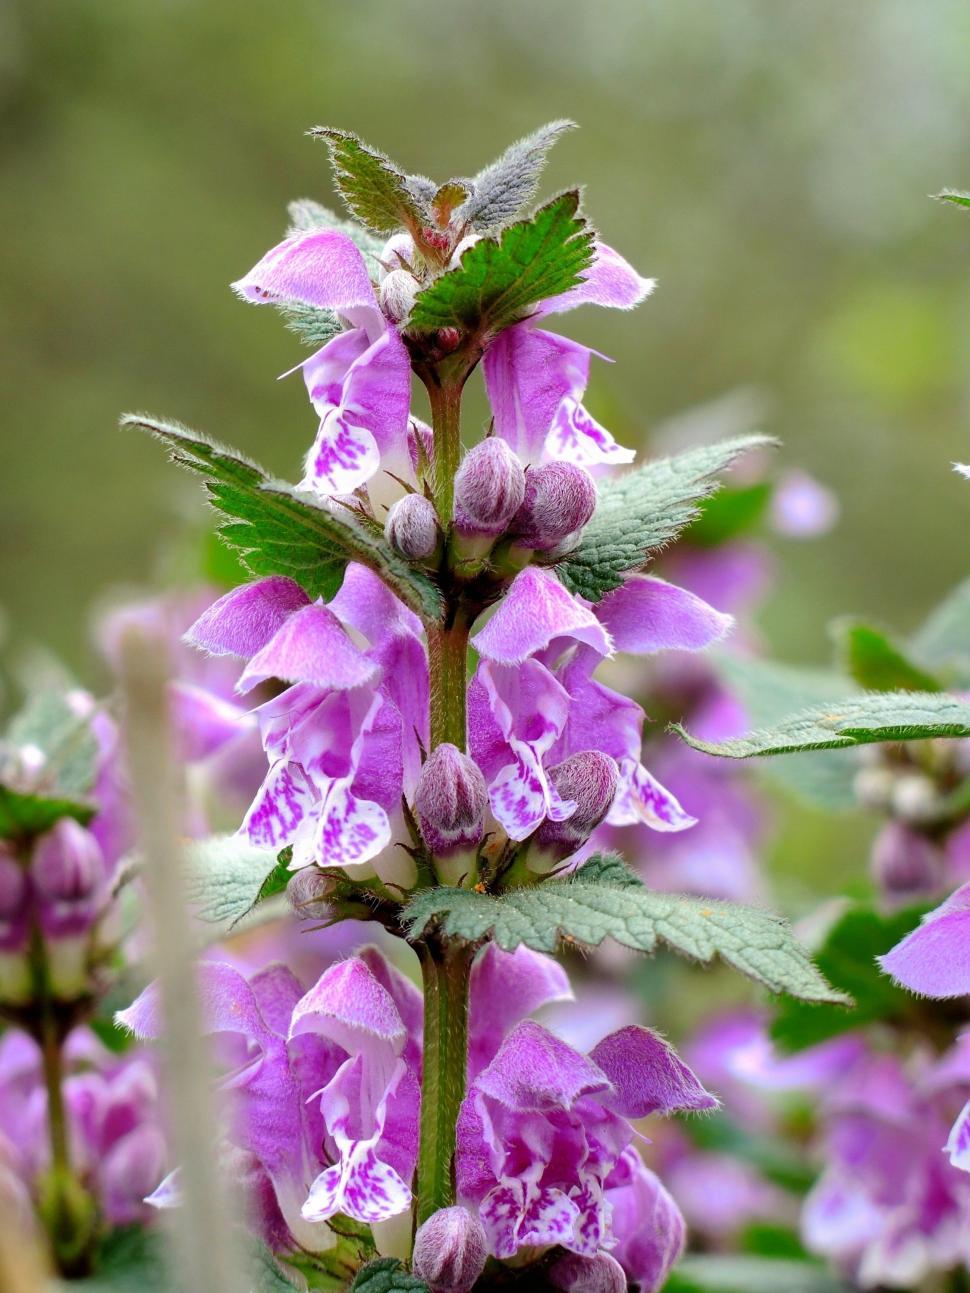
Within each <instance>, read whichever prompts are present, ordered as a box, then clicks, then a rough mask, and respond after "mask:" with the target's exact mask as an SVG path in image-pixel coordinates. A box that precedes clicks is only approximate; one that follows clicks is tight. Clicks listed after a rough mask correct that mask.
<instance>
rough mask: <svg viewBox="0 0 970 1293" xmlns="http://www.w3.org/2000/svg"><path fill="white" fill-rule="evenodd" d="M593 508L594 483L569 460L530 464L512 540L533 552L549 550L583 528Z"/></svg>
mask: <svg viewBox="0 0 970 1293" xmlns="http://www.w3.org/2000/svg"><path fill="white" fill-rule="evenodd" d="M595 508H596V483H595V481H594V480H593V478H592V476H591V475H590V474H589V472H588V471H586V470H585V468H583V467H577V466H576V465H575V464H574V463H571V462H549V463H546V464H545V466H544V467H531V468H530V469H529V471H528V472H527V473H526V478H525V497H524V498H523V500H522V506H521V507H520V508H519V511H518V513H517V515H516V517H515V520H514V521H513V523H512V526H511V529H512V532H513V533H514V534H515V542H516V543H517V544H518V545H519V546H520V547H523V548H531V549H533V550H534V551H536V552H551V551H552V550H553V549H554V548H557V547H559V546H560V544H562V543H563V542H564V540H566V539H567V538H569V537H570V536H572V535H575V534H577V532H578V531H580V530H582V528H583V526H584V525H585V524H586V522H587V521H588V520H589V518H590V517H591V516H592V515H593V512H594V510H595Z"/></svg>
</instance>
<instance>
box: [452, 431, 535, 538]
mask: <svg viewBox="0 0 970 1293" xmlns="http://www.w3.org/2000/svg"><path fill="white" fill-rule="evenodd" d="M524 497H525V470H524V469H523V466H522V464H521V463H520V462H519V460H518V458H517V457H516V456H515V454H514V453H513V452H512V450H511V449H510V448H509V446H508V445H507V444H506V443H505V441H504V440H502V439H500V438H499V437H498V436H489V437H488V439H487V440H482V441H481V442H480V443H479V444H477V445H475V447H474V448H473V449H469V451H468V453H466V454H465V457H464V459H463V461H462V464H461V466H460V467H459V468H458V473H457V475H456V476H455V529H456V530H457V531H458V532H459V534H469V535H471V534H487V535H491V536H495V535H499V534H501V533H502V532H503V531H504V530H505V529H506V528H507V527H508V524H509V522H510V521H511V520H512V518H513V517H514V516H515V514H516V513H517V512H518V510H519V508H520V507H521V506H522V500H523V498H524Z"/></svg>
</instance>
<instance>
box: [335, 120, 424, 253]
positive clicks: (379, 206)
mask: <svg viewBox="0 0 970 1293" xmlns="http://www.w3.org/2000/svg"><path fill="white" fill-rule="evenodd" d="M310 134H311V135H313V137H314V138H315V139H322V140H324V141H325V143H326V145H327V147H328V148H329V149H330V162H331V164H332V166H333V175H334V181H335V182H336V185H337V188H338V189H339V191H340V196H341V197H342V198H343V200H344V202H345V203H346V205H347V209H348V211H350V213H351V215H354V216H356V217H357V219H358V220H360V221H362V222H363V223H364V224H365V225H366V226H367V227H368V229H373V230H374V232H375V233H382V234H391V233H397V232H398V231H399V230H401V229H407V230H408V231H409V232H410V233H411V235H412V236H414V237H416V236H418V235H419V234H420V232H421V229H422V228H424V227H425V226H426V225H427V224H428V223H429V221H430V215H429V213H428V212H427V211H425V210H424V209H423V208H422V205H421V203H420V202H419V201H418V200H417V198H416V197H415V195H414V192H413V189H412V188H411V187H410V186H409V185H408V180H407V176H406V175H405V174H404V172H403V171H401V170H399V169H398V168H397V167H396V166H395V165H394V163H393V162H392V161H390V159H389V158H387V157H385V156H384V154H383V153H379V152H378V151H377V150H376V149H375V148H370V147H369V146H368V145H367V144H365V143H364V142H363V140H361V139H358V138H357V136H356V135H353V134H351V133H350V132H349V131H347V130H335V129H333V128H332V127H330V126H317V127H315V128H314V129H313V130H311V131H310Z"/></svg>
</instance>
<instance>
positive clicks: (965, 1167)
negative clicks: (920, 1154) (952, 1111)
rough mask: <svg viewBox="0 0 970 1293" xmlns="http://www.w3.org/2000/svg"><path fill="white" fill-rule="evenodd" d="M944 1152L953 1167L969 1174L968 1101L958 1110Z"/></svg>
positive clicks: (969, 1112)
mask: <svg viewBox="0 0 970 1293" xmlns="http://www.w3.org/2000/svg"><path fill="white" fill-rule="evenodd" d="M946 1152H947V1154H948V1155H949V1158H950V1162H951V1163H952V1164H953V1166H954V1167H958V1168H959V1169H960V1171H961V1172H970V1101H967V1103H966V1104H965V1105H964V1106H963V1108H962V1109H961V1110H960V1115H959V1117H958V1118H957V1120H956V1122H955V1123H954V1124H953V1128H952V1130H951V1131H950V1135H949V1139H948V1140H947V1142H946Z"/></svg>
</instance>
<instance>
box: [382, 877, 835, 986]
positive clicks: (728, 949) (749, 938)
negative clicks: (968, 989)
mask: <svg viewBox="0 0 970 1293" xmlns="http://www.w3.org/2000/svg"><path fill="white" fill-rule="evenodd" d="M607 863H609V865H608V866H607ZM402 920H403V922H404V924H405V927H406V929H407V930H408V933H409V937H417V936H418V935H419V934H421V933H422V931H423V930H424V929H425V928H426V927H427V926H428V925H429V924H431V923H432V922H434V923H437V924H439V925H440V927H441V929H442V930H443V931H444V933H445V934H448V935H452V936H454V937H456V938H464V939H467V940H468V941H470V942H477V941H478V940H479V939H482V938H487V937H492V938H494V939H495V941H496V942H497V943H498V944H499V946H500V947H503V948H505V949H506V951H514V949H515V948H516V947H518V946H519V945H520V944H525V946H526V947H531V948H533V949H534V950H535V951H538V952H554V951H555V950H556V949H557V948H558V947H559V946H560V944H561V943H562V942H564V941H565V942H569V943H573V944H581V945H583V946H588V947H596V946H598V945H599V944H600V943H601V942H602V941H603V939H604V938H613V939H615V940H616V942H618V943H622V944H623V945H624V946H625V947H632V948H635V949H636V950H637V951H641V952H653V951H654V950H655V949H656V948H657V946H658V944H665V945H666V946H667V947H669V948H671V949H672V950H673V951H675V952H679V953H681V954H682V955H684V956H687V957H690V958H691V959H693V960H695V961H703V962H707V961H712V960H714V958H715V957H717V956H719V957H720V958H721V959H722V960H723V961H726V962H727V963H728V964H729V965H732V966H734V968H735V969H737V970H740V971H741V973H742V974H746V975H748V977H749V978H752V979H755V980H756V981H757V982H758V983H761V984H763V985H764V986H765V987H766V988H768V989H769V990H770V991H772V992H786V993H789V994H790V995H791V996H795V997H800V998H802V999H803V1000H805V1001H828V1002H835V1003H841V1004H842V1005H847V1004H850V999H849V998H848V997H846V996H845V995H844V994H843V993H841V992H838V991H836V990H835V989H834V988H832V987H831V986H830V985H829V984H828V983H826V981H825V979H824V978H823V977H822V975H821V974H820V973H819V972H818V970H817V969H816V968H815V966H814V965H813V964H812V962H811V961H810V960H809V958H808V956H807V955H806V953H805V951H804V950H803V948H802V947H800V945H799V944H798V942H797V940H796V939H795V936H794V934H793V933H792V930H791V926H790V925H789V924H788V922H787V921H785V920H783V919H782V918H781V917H780V916H776V915H774V914H773V913H772V912H767V911H761V910H759V909H757V908H754V907H741V906H738V905H736V904H734V903H726V902H717V901H705V900H703V899H700V898H688V897H684V896H683V895H680V894H669V893H656V892H654V891H652V890H649V889H646V888H644V886H643V885H642V884H641V883H640V882H639V881H638V880H637V879H636V877H635V876H633V874H632V872H630V871H629V870H628V869H627V868H626V867H624V866H623V864H622V863H621V862H620V861H619V859H617V858H615V857H612V856H608V857H607V858H606V859H604V858H603V857H602V856H597V857H595V858H592V859H590V861H589V862H587V863H586V865H585V866H583V867H581V868H580V870H579V871H577V872H576V873H575V875H573V876H571V877H568V878H566V879H563V880H548V881H546V882H545V883H544V884H541V885H535V886H532V887H529V888H523V889H513V890H510V891H509V892H508V893H504V894H501V895H499V896H497V897H496V896H494V895H492V894H487V893H478V892H476V891H475V890H474V889H459V888H453V887H450V886H442V887H441V888H437V889H426V890H424V891H423V892H421V893H418V894H416V895H415V896H414V898H412V899H411V901H410V903H409V904H408V906H407V907H406V908H405V911H404V914H403V916H402Z"/></svg>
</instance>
